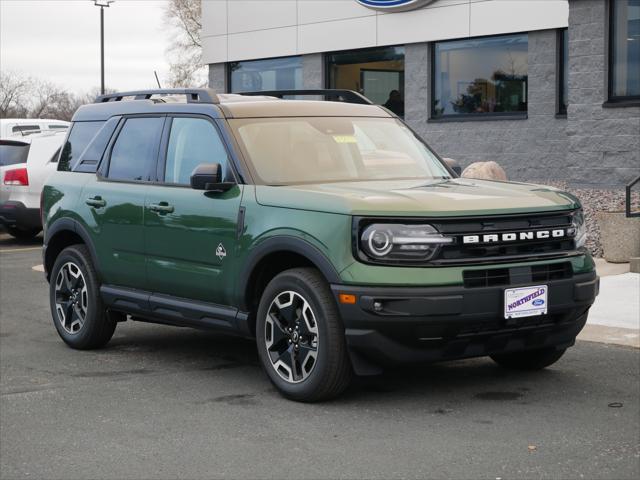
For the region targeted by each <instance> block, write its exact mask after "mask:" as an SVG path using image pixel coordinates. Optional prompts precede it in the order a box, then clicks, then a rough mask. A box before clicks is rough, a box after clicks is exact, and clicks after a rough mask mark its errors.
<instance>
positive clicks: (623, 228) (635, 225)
mask: <svg viewBox="0 0 640 480" xmlns="http://www.w3.org/2000/svg"><path fill="white" fill-rule="evenodd" d="M596 219H597V220H598V226H599V228H600V241H601V243H602V249H603V250H604V255H603V256H604V259H605V260H606V261H607V262H612V263H626V262H629V261H630V259H631V258H632V257H640V217H637V216H636V217H633V216H628V215H627V212H626V211H625V205H624V204H621V205H619V206H617V207H616V208H613V209H611V210H607V211H600V212H597V213H596Z"/></svg>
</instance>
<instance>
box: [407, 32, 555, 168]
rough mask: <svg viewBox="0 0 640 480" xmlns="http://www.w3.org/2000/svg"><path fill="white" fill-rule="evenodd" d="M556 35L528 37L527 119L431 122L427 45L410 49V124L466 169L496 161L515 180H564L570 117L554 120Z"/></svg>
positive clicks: (533, 33) (533, 34)
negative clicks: (568, 119)
mask: <svg viewBox="0 0 640 480" xmlns="http://www.w3.org/2000/svg"><path fill="white" fill-rule="evenodd" d="M556 42H557V31H556V30H546V31H541V32H531V33H529V55H528V62H529V67H528V71H529V98H528V115H527V118H526V119H519V120H511V119H508V120H507V119H501V120H487V119H483V120H477V121H429V105H430V99H429V97H430V86H429V82H430V80H431V79H430V75H429V71H430V61H431V59H430V55H429V48H428V44H426V43H421V44H414V45H407V46H406V56H405V95H406V98H407V99H408V101H407V103H406V106H405V111H406V120H407V121H408V122H409V124H410V125H411V126H412V127H413V128H414V129H415V130H416V131H417V132H418V133H419V134H421V135H422V136H423V137H424V138H425V139H426V140H427V142H429V144H431V145H432V146H433V147H434V148H435V150H436V151H438V152H439V153H440V154H441V155H443V156H445V157H451V158H455V159H456V160H458V161H459V162H460V163H461V164H462V165H463V167H464V166H466V165H468V164H470V163H472V162H475V161H489V160H494V161H496V162H498V163H499V164H500V165H501V166H502V167H503V168H504V169H505V170H506V172H507V175H508V177H509V178H510V179H512V180H523V181H532V180H546V179H556V178H558V177H560V178H566V177H567V174H566V173H567V172H566V168H565V165H564V164H565V158H566V155H567V137H566V126H567V119H566V118H556V110H557V106H556V105H557V97H556V96H557V85H556V84H557V80H556V70H557V57H556V56H557V49H556Z"/></svg>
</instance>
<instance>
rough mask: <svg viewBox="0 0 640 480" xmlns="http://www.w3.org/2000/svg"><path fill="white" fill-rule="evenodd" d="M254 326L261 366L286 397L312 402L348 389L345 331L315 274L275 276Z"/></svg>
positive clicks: (307, 270) (299, 271) (297, 272)
mask: <svg viewBox="0 0 640 480" xmlns="http://www.w3.org/2000/svg"><path fill="white" fill-rule="evenodd" d="M256 323H257V325H256V339H257V343H258V352H259V355H260V360H261V363H262V366H263V367H264V369H265V371H266V373H267V375H268V376H269V378H270V379H271V382H272V383H273V384H274V385H275V386H276V387H277V388H278V390H279V391H280V392H281V393H282V394H283V395H284V396H286V397H288V398H291V399H292V400H298V401H303V402H314V401H321V400H327V399H330V398H332V397H335V396H337V395H339V394H340V393H341V392H342V391H343V390H344V389H345V388H347V386H348V385H349V382H350V380H351V375H352V371H351V364H350V362H349V357H348V353H347V346H346V343H345V339H344V327H343V325H342V321H341V319H340V316H339V314H338V310H337V308H336V305H335V301H334V299H333V296H332V295H331V291H330V290H329V286H328V285H327V283H326V281H325V280H324V278H323V277H322V276H321V275H320V273H319V272H318V271H317V270H315V269H311V268H297V269H292V270H287V271H285V272H283V273H281V274H279V275H278V276H276V277H275V278H274V279H273V280H272V281H271V282H270V283H269V285H268V286H267V288H266V289H265V291H264V293H263V295H262V298H261V300H260V306H259V308H258V319H257V322H256Z"/></svg>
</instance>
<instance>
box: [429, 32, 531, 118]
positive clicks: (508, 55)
mask: <svg viewBox="0 0 640 480" xmlns="http://www.w3.org/2000/svg"><path fill="white" fill-rule="evenodd" d="M434 48H435V52H434V53H435V58H434V68H433V74H434V78H433V85H434V95H433V103H432V106H431V113H432V116H433V117H441V116H445V115H481V114H490V113H507V112H526V111H527V80H528V77H527V72H528V58H527V56H528V37H527V35H526V34H524V35H505V36H500V37H487V38H478V39H471V40H456V41H452V42H439V43H436V44H435V47H434Z"/></svg>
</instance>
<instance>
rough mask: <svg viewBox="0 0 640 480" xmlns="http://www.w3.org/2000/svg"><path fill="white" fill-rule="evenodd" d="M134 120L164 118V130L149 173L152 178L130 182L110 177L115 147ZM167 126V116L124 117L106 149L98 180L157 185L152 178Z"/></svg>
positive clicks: (99, 168)
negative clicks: (123, 130)
mask: <svg viewBox="0 0 640 480" xmlns="http://www.w3.org/2000/svg"><path fill="white" fill-rule="evenodd" d="M132 118H162V119H163V122H162V128H161V131H160V138H159V141H158V143H157V144H156V151H155V160H154V161H153V162H152V164H153V165H151V166H150V168H149V171H148V172H147V173H148V174H149V178H150V179H149V180H129V179H120V178H111V177H109V170H110V169H111V154H112V153H113V147H114V146H115V144H116V142H117V141H118V138H120V134H121V133H122V129H123V128H124V126H125V125H126V124H127V121H128V120H130V119H132ZM166 125H167V114H157V113H152V114H134V115H122V118H121V120H120V122H119V124H118V126H117V127H116V130H115V131H114V132H113V134H112V135H111V139H110V140H109V143H108V144H107V148H106V149H105V153H104V156H103V159H102V161H101V162H100V165H99V167H98V169H97V171H96V175H97V177H98V180H99V181H104V182H113V183H129V184H146V185H150V184H153V183H156V180H154V179H153V178H152V177H155V173H156V170H157V165H158V156H159V154H160V145H161V142H162V136H163V135H164V130H165V129H166Z"/></svg>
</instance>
